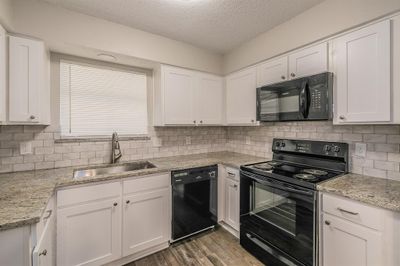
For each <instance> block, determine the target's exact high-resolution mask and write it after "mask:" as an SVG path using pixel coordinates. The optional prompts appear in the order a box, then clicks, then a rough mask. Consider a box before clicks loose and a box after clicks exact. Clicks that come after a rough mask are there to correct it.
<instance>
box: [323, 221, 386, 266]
mask: <svg viewBox="0 0 400 266" xmlns="http://www.w3.org/2000/svg"><path fill="white" fill-rule="evenodd" d="M323 221H324V224H323V226H324V229H323V232H324V235H323V246H324V256H323V265H324V266H338V265H341V266H368V265H371V266H373V265H385V264H384V260H383V252H382V251H383V250H382V249H383V245H382V244H383V243H382V233H381V232H379V231H376V230H373V229H369V228H367V227H364V226H361V225H358V224H355V223H352V222H349V221H346V220H344V219H340V218H337V217H335V216H332V215H329V214H323Z"/></svg>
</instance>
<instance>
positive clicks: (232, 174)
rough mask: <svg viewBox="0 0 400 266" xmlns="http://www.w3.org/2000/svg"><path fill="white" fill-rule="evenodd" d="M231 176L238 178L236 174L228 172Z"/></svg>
mask: <svg viewBox="0 0 400 266" xmlns="http://www.w3.org/2000/svg"><path fill="white" fill-rule="evenodd" d="M228 175H229V176H236V175H235V174H234V173H231V172H228Z"/></svg>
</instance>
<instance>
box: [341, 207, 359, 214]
mask: <svg viewBox="0 0 400 266" xmlns="http://www.w3.org/2000/svg"><path fill="white" fill-rule="evenodd" d="M337 209H338V210H339V211H341V212H345V213H348V214H351V215H357V214H358V212H352V211H348V210H345V209H342V208H340V207H338V208H337Z"/></svg>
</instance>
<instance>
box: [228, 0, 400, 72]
mask: <svg viewBox="0 0 400 266" xmlns="http://www.w3.org/2000/svg"><path fill="white" fill-rule="evenodd" d="M398 10H400V0H326V1H324V2H322V3H321V4H319V5H317V6H314V7H312V8H311V9H309V10H307V11H305V12H304V13H301V14H299V15H298V16H296V17H294V18H292V19H291V20H289V21H287V22H285V23H283V24H281V25H279V26H277V27H275V28H273V29H272V30H270V31H268V32H265V33H263V34H261V35H259V36H257V37H255V38H254V39H252V40H250V41H248V42H246V43H244V44H243V45H241V46H240V47H238V48H236V49H234V50H233V51H231V52H229V53H228V54H226V55H225V56H224V65H223V70H224V73H230V72H233V71H235V70H238V69H240V68H244V67H246V66H249V65H252V64H255V63H258V62H260V61H263V60H265V59H268V58H271V57H274V56H276V55H279V54H282V53H285V52H288V51H290V50H293V49H295V48H298V47H301V46H304V45H306V44H308V43H311V42H314V41H317V40H320V39H323V38H326V37H328V36H331V35H333V34H335V33H338V32H341V31H344V30H346V29H349V28H352V27H355V26H358V25H360V24H364V23H366V22H369V21H371V20H373V19H376V18H378V17H382V16H384V15H386V14H389V13H393V12H395V11H398Z"/></svg>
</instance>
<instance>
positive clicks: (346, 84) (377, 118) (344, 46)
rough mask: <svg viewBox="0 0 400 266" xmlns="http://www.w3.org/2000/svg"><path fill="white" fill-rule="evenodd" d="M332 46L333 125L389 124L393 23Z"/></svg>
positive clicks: (367, 29)
mask: <svg viewBox="0 0 400 266" xmlns="http://www.w3.org/2000/svg"><path fill="white" fill-rule="evenodd" d="M332 43H333V51H332V56H333V69H334V74H335V77H336V85H335V86H336V90H335V91H336V97H335V101H334V104H335V109H336V110H335V114H334V122H335V123H337V124H345V123H365V122H367V123H371V122H372V123H374V122H390V120H391V80H390V78H391V74H390V73H391V72H390V71H391V68H390V62H391V52H390V47H391V44H390V21H389V20H386V21H382V22H379V23H377V24H373V25H371V26H368V27H365V28H362V29H360V30H357V31H354V32H351V33H348V34H346V35H343V36H341V37H339V38H336V39H334V40H333V42H332Z"/></svg>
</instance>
